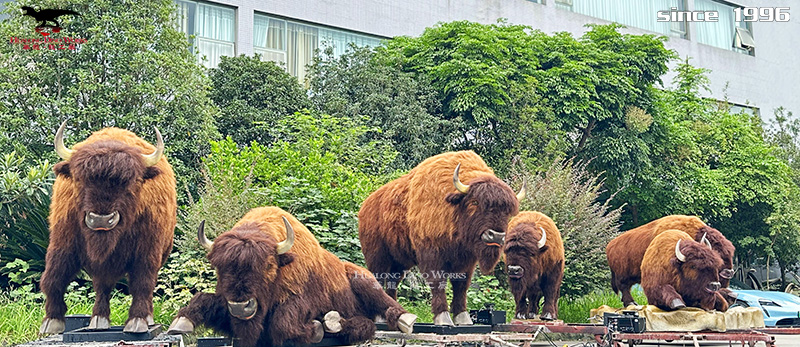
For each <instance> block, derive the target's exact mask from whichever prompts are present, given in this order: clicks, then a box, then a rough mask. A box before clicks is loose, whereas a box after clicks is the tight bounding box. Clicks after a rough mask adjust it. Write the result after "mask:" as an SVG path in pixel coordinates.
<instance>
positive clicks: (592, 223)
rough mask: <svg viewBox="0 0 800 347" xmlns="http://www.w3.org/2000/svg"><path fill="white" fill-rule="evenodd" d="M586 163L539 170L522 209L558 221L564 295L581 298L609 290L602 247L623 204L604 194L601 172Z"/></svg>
mask: <svg viewBox="0 0 800 347" xmlns="http://www.w3.org/2000/svg"><path fill="white" fill-rule="evenodd" d="M586 166H587V163H586V162H577V163H576V162H573V161H571V160H567V161H560V162H555V163H553V165H552V166H551V167H550V168H549V169H548V170H547V172H545V173H543V174H539V175H536V176H529V175H526V176H528V177H529V182H528V194H527V198H526V199H525V200H524V201H523V203H522V204H521V205H522V206H521V207H520V210H523V211H539V212H542V213H544V214H546V215H547V216H549V217H550V218H552V219H553V221H554V222H555V223H556V226H557V227H558V230H559V231H560V232H561V239H562V240H563V242H564V252H565V257H566V264H565V269H564V281H563V283H562V285H561V295H562V296H582V295H585V294H588V293H591V292H593V291H595V290H598V289H602V288H608V286H609V283H610V273H609V270H608V265H607V261H606V253H605V247H606V245H607V244H608V241H610V240H611V239H612V238H613V237H614V236H615V235H614V234H615V233H616V232H617V231H618V229H619V216H620V213H621V207H620V208H616V209H612V208H611V207H610V206H609V205H610V201H611V199H613V197H614V195H613V194H611V197H609V198H606V199H600V196H601V195H602V194H603V193H604V192H605V190H604V188H603V179H602V178H601V176H600V175H597V174H593V173H590V172H589V171H587V168H586Z"/></svg>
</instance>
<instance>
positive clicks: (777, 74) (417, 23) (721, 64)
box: [213, 0, 800, 118]
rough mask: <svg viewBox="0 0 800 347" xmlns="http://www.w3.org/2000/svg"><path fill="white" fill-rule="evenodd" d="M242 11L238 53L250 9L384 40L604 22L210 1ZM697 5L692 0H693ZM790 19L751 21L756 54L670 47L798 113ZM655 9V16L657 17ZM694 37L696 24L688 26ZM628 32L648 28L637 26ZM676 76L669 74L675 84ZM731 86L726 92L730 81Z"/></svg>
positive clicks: (338, 0) (511, 5) (797, 22)
mask: <svg viewBox="0 0 800 347" xmlns="http://www.w3.org/2000/svg"><path fill="white" fill-rule="evenodd" d="M213 2H215V3H220V4H227V5H231V6H234V7H236V8H237V21H238V22H237V26H238V34H237V38H236V40H237V42H236V51H237V54H252V53H253V44H252V39H253V37H252V28H253V12H254V11H257V12H263V13H267V14H272V15H278V16H283V17H287V18H291V19H296V20H300V21H307V22H311V23H316V24H322V25H327V26H332V27H337V28H341V29H348V30H353V31H358V32H363V33H369V34H373V35H379V36H384V37H393V36H399V35H412V36H415V35H419V34H420V33H422V31H423V30H424V29H425V28H426V27H429V26H432V25H435V24H436V23H437V22H447V21H454V20H470V21H476V22H480V23H495V22H496V21H497V19H498V18H506V19H508V21H509V22H510V23H515V24H525V25H530V26H532V27H534V28H537V29H541V30H542V31H544V32H547V33H551V32H556V31H568V32H571V33H572V34H573V35H575V36H580V35H581V34H582V33H583V32H585V28H584V25H585V24H587V23H607V22H606V21H603V20H601V19H597V18H592V17H588V16H584V15H581V14H577V13H573V12H570V11H566V10H561V9H558V8H556V7H555V5H554V2H555V1H554V0H547V1H546V4H544V5H542V4H537V3H534V2H531V1H528V0H404V1H396V0H392V1H389V0H213ZM731 2H733V3H736V4H738V5H742V6H748V7H791V5H792V4H795V5H796V4H798V2H797V1H796V0H733V1H731ZM688 8H689V9H692V8H694V0H688ZM792 10H794V12H792V11H791V10H790V12H791V14H792V15H793V16H794V18H792V19H791V21H790V22H784V23H766V22H754V23H752V27H753V36H754V38H755V42H756V47H757V48H756V51H755V56H749V55H745V54H741V53H737V52H734V51H731V50H726V49H721V48H716V47H712V46H707V45H703V44H700V43H698V42H697V41H694V40H687V39H680V38H670V40H669V42H668V43H667V47H668V48H671V49H674V50H676V51H677V52H678V54H679V55H680V56H681V57H686V56H689V57H692V58H693V59H692V64H693V65H696V66H700V67H704V68H708V69H711V70H712V73H711V74H710V75H709V78H710V80H711V89H712V93H711V94H710V95H707V96H709V97H712V98H715V99H723V98H724V94H727V98H728V99H729V100H730V101H731V102H733V103H737V104H747V105H750V106H754V107H757V108H759V109H760V112H761V115H762V116H764V117H765V118H769V117H771V116H772V110H773V109H774V108H776V107H778V106H784V107H786V108H787V109H789V110H791V111H794V112H800V97H798V95H797V94H798V93H797V92H798V91H800V89H798V88H797V87H795V84H796V81H798V80H800V64H798V61H799V60H800V39H798V37H800V7H796V8H794V9H792ZM655 15H656V14H655V13H654V14H653V16H655ZM688 31H689V35H690V36H691V33H692V32H694V25H693V24H692V23H689V26H688ZM625 32H629V33H636V34H642V33H651V32H648V31H645V30H639V29H636V28H629V29H626V30H625ZM672 77H673V74H671V73H670V74H668V75H666V76H665V78H664V82H665V85H667V86H669V85H671V80H672ZM726 85H727V86H728V87H727V90H726V91H725V92H723V89H724V88H725V86H726Z"/></svg>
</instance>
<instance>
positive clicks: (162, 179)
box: [39, 122, 177, 334]
mask: <svg viewBox="0 0 800 347" xmlns="http://www.w3.org/2000/svg"><path fill="white" fill-rule="evenodd" d="M65 125H66V122H64V123H62V124H61V127H59V128H58V132H56V137H55V149H56V152H57V153H58V155H59V156H60V157H61V158H62V159H64V161H62V162H60V163H58V164H57V165H56V166H55V172H56V181H55V184H53V199H52V203H51V204H50V217H49V222H50V245H49V246H48V247H47V257H46V262H45V270H44V274H42V282H41V288H42V292H44V294H45V295H46V297H47V300H46V303H45V319H44V321H43V322H42V326H41V328H40V330H39V332H40V333H41V334H54V333H60V332H62V331H64V313H65V312H66V311H67V306H66V304H65V303H64V291H65V290H66V288H67V284H69V282H70V281H71V280H72V279H73V278H74V277H75V274H76V273H78V271H79V270H80V269H84V270H86V272H87V273H88V274H89V275H90V276H91V277H92V284H93V285H94V290H95V292H96V294H97V296H96V298H95V303H94V309H93V310H92V319H91V321H90V324H89V328H90V329H108V328H109V314H110V309H109V298H110V295H111V289H112V288H113V287H114V284H115V283H116V282H117V281H118V280H119V279H120V278H121V277H123V276H125V274H127V275H128V287H129V289H130V293H131V295H132V296H133V302H132V304H131V307H130V310H129V312H128V321H127V323H126V324H125V328H124V330H125V331H126V332H143V331H146V330H147V326H148V324H154V322H153V289H154V288H155V286H156V277H157V275H158V269H159V268H160V267H161V266H162V265H164V263H165V262H166V260H167V256H168V255H169V252H170V251H171V250H172V235H173V232H174V230H175V219H176V216H177V202H176V200H175V195H176V194H175V174H174V173H173V172H172V168H171V167H170V165H169V164H168V163H167V160H166V158H165V157H164V156H163V155H162V154H163V152H164V143H163V141H162V139H161V134H160V133H159V132H158V129H156V136H157V137H158V144H157V145H156V147H153V146H152V145H150V144H149V143H147V142H145V141H144V140H142V139H141V138H139V137H137V136H136V135H134V134H133V133H132V132H130V131H127V130H123V129H117V128H106V129H103V130H100V131H97V132H95V133H94V134H92V135H91V136H89V138H87V139H86V140H85V141H83V142H81V143H78V144H76V145H75V146H74V147H73V149H67V148H66V147H65V146H64V141H63V135H64V128H65Z"/></svg>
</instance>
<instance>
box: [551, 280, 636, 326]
mask: <svg viewBox="0 0 800 347" xmlns="http://www.w3.org/2000/svg"><path fill="white" fill-rule="evenodd" d="M637 288H638V290H637ZM631 294H633V298H634V300H636V302H637V303H639V304H640V305H646V304H647V298H646V297H645V296H644V293H643V292H642V290H641V288H640V287H638V286H637V287H634V289H633V290H631ZM602 305H608V306H611V307H617V308H621V307H622V301H621V300H620V296H619V295H617V294H614V292H612V291H611V290H604V291H602V292H595V293H591V294H588V295H584V296H581V297H577V298H570V297H561V298H559V300H558V318H559V319H561V320H563V321H564V322H566V323H589V311H590V310H591V309H593V308H598V307H600V306H602Z"/></svg>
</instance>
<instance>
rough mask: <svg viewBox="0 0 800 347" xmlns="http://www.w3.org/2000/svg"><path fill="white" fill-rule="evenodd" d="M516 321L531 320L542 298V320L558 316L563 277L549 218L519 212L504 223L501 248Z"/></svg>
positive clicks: (561, 256) (559, 251) (555, 231)
mask: <svg viewBox="0 0 800 347" xmlns="http://www.w3.org/2000/svg"><path fill="white" fill-rule="evenodd" d="M504 252H505V258H506V260H505V262H506V271H507V272H508V279H509V285H510V287H511V293H512V294H514V301H515V302H516V303H517V314H516V318H517V319H535V318H536V315H537V314H538V313H539V299H540V298H541V297H542V294H543V295H544V307H543V308H542V315H541V319H542V320H554V319H556V318H557V317H558V296H559V290H560V289H561V280H562V278H563V277H564V244H563V243H562V242H561V233H560V232H559V231H558V228H556V224H555V223H554V222H553V220H552V219H550V217H547V216H546V215H544V214H543V213H540V212H536V211H523V212H520V213H519V214H518V215H517V216H516V217H514V218H512V219H511V222H509V223H508V234H507V235H506V244H505V248H504Z"/></svg>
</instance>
